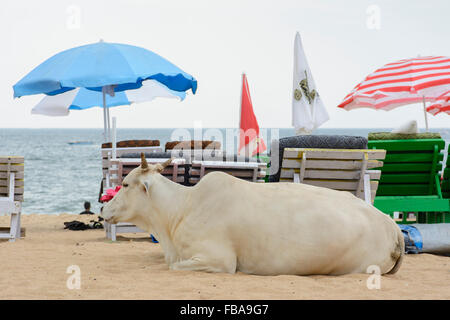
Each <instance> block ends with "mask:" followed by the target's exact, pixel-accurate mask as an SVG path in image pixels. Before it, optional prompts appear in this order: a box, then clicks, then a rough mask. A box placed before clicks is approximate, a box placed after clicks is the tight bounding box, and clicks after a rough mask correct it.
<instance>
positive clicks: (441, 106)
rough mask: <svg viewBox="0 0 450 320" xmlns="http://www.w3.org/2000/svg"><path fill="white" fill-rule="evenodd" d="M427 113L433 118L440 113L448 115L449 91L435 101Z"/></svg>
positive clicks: (449, 113)
mask: <svg viewBox="0 0 450 320" xmlns="http://www.w3.org/2000/svg"><path fill="white" fill-rule="evenodd" d="M427 111H428V112H429V113H431V114H432V115H434V116H435V115H437V114H439V113H441V112H444V113H447V114H448V115H450V91H447V92H446V93H445V94H443V95H442V96H441V98H439V99H436V103H434V104H432V105H431V106H429V107H428V108H427Z"/></svg>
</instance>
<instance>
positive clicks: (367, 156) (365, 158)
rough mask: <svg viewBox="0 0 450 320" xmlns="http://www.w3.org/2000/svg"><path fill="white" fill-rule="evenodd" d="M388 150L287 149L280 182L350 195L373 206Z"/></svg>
mask: <svg viewBox="0 0 450 320" xmlns="http://www.w3.org/2000/svg"><path fill="white" fill-rule="evenodd" d="M385 155H386V152H385V151H384V150H367V149H317V148H285V149H284V153H283V159H282V164H281V172H280V182H294V183H305V184H309V185H313V186H317V187H324V188H330V189H335V190H342V191H348V192H351V193H353V194H355V195H356V196H357V197H359V198H361V199H364V200H365V201H366V202H367V203H373V199H374V198H375V194H376V192H377V188H378V181H377V180H378V179H379V178H380V175H381V171H379V170H369V169H373V168H379V167H382V166H383V162H382V161H381V160H383V159H384V157H385Z"/></svg>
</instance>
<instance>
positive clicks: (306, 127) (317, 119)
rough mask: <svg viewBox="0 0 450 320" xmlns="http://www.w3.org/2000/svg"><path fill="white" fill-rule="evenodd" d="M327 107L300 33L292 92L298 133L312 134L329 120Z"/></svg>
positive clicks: (294, 118)
mask: <svg viewBox="0 0 450 320" xmlns="http://www.w3.org/2000/svg"><path fill="white" fill-rule="evenodd" d="M329 118H330V117H329V116H328V112H327V109H326V108H325V106H324V104H323V102H322V99H321V98H320V95H319V93H318V92H317V89H316V84H315V82H314V79H313V77H312V73H311V70H310V69H309V66H308V62H307V60H306V56H305V53H304V51H303V46H302V40H301V38H300V34H299V33H298V32H297V34H296V35H295V43H294V87H293V93H292V125H293V126H294V128H295V130H296V133H297V134H310V133H311V132H312V131H313V130H314V129H316V128H318V127H319V126H321V125H322V124H323V123H324V122H326V121H328V119H329Z"/></svg>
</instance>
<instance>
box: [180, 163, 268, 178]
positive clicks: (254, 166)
mask: <svg viewBox="0 0 450 320" xmlns="http://www.w3.org/2000/svg"><path fill="white" fill-rule="evenodd" d="M266 169H267V164H266V163H263V162H232V161H196V160H194V161H192V166H191V169H190V173H189V176H190V177H189V182H190V183H191V184H197V183H198V182H199V181H200V179H202V178H203V177H204V176H205V175H206V174H208V173H210V172H213V171H222V172H225V173H228V174H230V175H232V176H234V177H237V178H240V179H244V180H247V181H252V182H265V181H264V177H265V176H266Z"/></svg>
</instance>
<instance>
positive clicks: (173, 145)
mask: <svg viewBox="0 0 450 320" xmlns="http://www.w3.org/2000/svg"><path fill="white" fill-rule="evenodd" d="M220 146H221V145H220V142H219V141H210V140H203V141H201V140H190V141H169V142H167V143H166V151H168V150H172V149H191V150H192V149H220Z"/></svg>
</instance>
